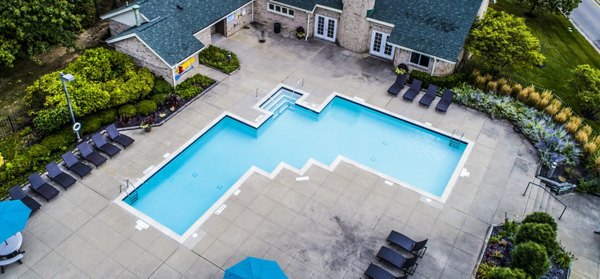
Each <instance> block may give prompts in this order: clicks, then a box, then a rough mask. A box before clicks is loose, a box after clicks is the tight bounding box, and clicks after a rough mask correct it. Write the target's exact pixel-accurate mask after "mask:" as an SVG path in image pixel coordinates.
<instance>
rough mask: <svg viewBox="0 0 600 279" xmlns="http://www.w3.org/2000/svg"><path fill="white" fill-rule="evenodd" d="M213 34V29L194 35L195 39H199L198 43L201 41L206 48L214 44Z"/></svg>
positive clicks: (206, 29)
mask: <svg viewBox="0 0 600 279" xmlns="http://www.w3.org/2000/svg"><path fill="white" fill-rule="evenodd" d="M211 34H212V28H205V29H204V30H202V31H200V32H199V33H196V34H195V35H194V37H196V39H198V41H200V42H201V43H202V44H204V45H205V46H208V45H210V44H212V36H211Z"/></svg>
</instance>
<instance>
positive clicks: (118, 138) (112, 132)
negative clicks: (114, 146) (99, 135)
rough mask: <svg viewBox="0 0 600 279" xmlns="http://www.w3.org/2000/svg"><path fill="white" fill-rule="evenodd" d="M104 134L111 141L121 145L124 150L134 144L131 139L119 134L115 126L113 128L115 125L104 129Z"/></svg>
mask: <svg viewBox="0 0 600 279" xmlns="http://www.w3.org/2000/svg"><path fill="white" fill-rule="evenodd" d="M106 132H107V133H108V137H109V138H110V139H111V140H113V141H115V142H116V143H118V144H120V145H122V146H123V147H124V148H127V146H129V145H131V144H132V143H133V142H134V140H133V139H132V138H130V137H128V136H126V135H123V134H121V133H119V130H117V126H115V124H111V125H110V126H108V127H106Z"/></svg>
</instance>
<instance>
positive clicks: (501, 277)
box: [486, 267, 527, 279]
mask: <svg viewBox="0 0 600 279" xmlns="http://www.w3.org/2000/svg"><path fill="white" fill-rule="evenodd" d="M486 278H487V279H527V274H525V272H524V271H523V270H521V269H518V268H515V269H512V268H509V267H494V268H492V270H490V272H489V273H488V276H487V277H486Z"/></svg>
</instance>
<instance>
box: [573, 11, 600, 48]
mask: <svg viewBox="0 0 600 279" xmlns="http://www.w3.org/2000/svg"><path fill="white" fill-rule="evenodd" d="M599 15H600V3H598V2H596V0H582V1H581V4H579V6H578V7H577V9H575V10H573V12H571V15H569V19H571V21H572V22H573V23H574V24H575V26H576V27H577V28H578V29H579V31H580V32H581V33H583V36H584V37H585V38H586V39H587V40H588V41H589V42H590V44H592V45H593V46H594V48H595V49H596V51H598V52H600V27H598V26H600V18H599V17H598V16H599Z"/></svg>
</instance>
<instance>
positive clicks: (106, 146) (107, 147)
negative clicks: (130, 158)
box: [92, 133, 121, 157]
mask: <svg viewBox="0 0 600 279" xmlns="http://www.w3.org/2000/svg"><path fill="white" fill-rule="evenodd" d="M92 141H93V142H94V144H95V145H96V148H98V150H100V151H102V152H104V153H106V154H107V155H108V156H110V157H113V156H115V155H117V154H118V153H119V152H121V149H120V148H118V147H116V146H115V145H113V144H110V143H108V141H106V139H105V138H104V137H103V136H102V135H101V134H100V133H96V134H94V135H93V136H92Z"/></svg>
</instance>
